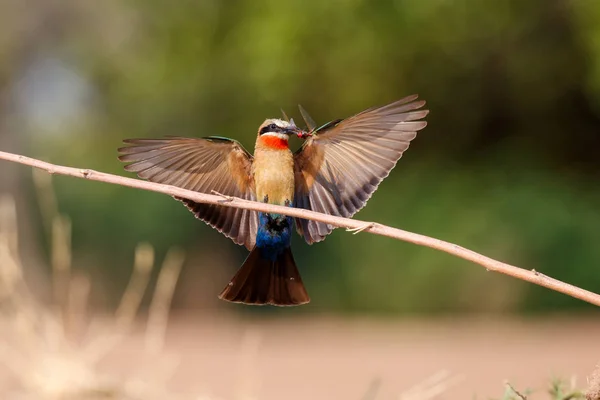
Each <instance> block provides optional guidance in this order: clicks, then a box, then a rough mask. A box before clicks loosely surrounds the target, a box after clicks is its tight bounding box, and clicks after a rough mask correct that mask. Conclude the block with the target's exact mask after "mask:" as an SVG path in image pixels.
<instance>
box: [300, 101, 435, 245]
mask: <svg viewBox="0 0 600 400" xmlns="http://www.w3.org/2000/svg"><path fill="white" fill-rule="evenodd" d="M416 99H417V95H413V96H409V97H406V98H404V99H402V100H398V101H396V102H394V103H391V104H389V105H386V106H383V107H378V108H371V109H369V110H366V111H363V112H361V113H359V114H356V115H354V116H352V117H350V118H347V119H345V120H342V121H341V122H339V123H337V124H332V125H326V127H325V128H324V129H322V130H320V131H318V132H317V134H316V135H314V136H312V137H310V138H309V139H307V140H306V142H305V143H304V145H303V146H302V148H301V149H300V150H299V151H298V152H297V153H296V154H295V155H294V168H295V181H296V193H295V199H294V201H295V206H296V207H298V208H304V209H308V210H313V211H318V212H322V213H326V214H331V215H338V216H342V217H352V216H353V215H354V214H355V213H356V212H357V211H358V210H360V209H361V208H362V207H364V206H365V204H366V203H367V200H369V198H370V197H371V195H372V194H373V192H375V190H376V189H377V187H378V186H379V183H380V182H381V181H382V180H383V179H384V178H385V177H387V176H388V175H389V173H390V171H391V170H392V169H393V168H394V166H395V165H396V163H397V162H398V160H399V159H400V157H402V154H403V153H404V152H405V151H406V149H408V146H409V144H410V141H411V140H413V139H414V138H415V136H416V135H417V131H419V130H421V129H423V128H424V127H425V126H426V125H427V122H425V121H419V120H420V119H422V118H424V117H425V116H426V115H427V114H428V112H429V111H428V110H419V109H420V108H421V107H423V106H424V105H425V102H424V101H415V100H416ZM296 226H297V229H298V233H299V234H300V235H302V236H303V237H304V239H305V240H306V242H307V243H309V244H311V243H314V242H319V241H321V240H323V239H325V237H326V236H327V235H328V234H330V233H331V231H332V230H333V227H332V226H331V225H328V224H324V223H322V222H316V221H309V220H304V219H297V220H296Z"/></svg>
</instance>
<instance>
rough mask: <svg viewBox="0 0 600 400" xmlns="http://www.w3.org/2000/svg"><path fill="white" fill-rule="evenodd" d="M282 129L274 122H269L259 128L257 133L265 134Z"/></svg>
mask: <svg viewBox="0 0 600 400" xmlns="http://www.w3.org/2000/svg"><path fill="white" fill-rule="evenodd" d="M282 130H283V129H282V128H280V127H279V126H277V125H276V124H269V125H267V126H263V127H262V129H261V130H260V132H259V134H261V135H262V134H265V133H267V132H277V133H278V132H281V131H282Z"/></svg>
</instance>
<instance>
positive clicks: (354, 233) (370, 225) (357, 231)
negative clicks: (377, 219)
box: [346, 222, 375, 235]
mask: <svg viewBox="0 0 600 400" xmlns="http://www.w3.org/2000/svg"><path fill="white" fill-rule="evenodd" d="M374 226H375V223H374V222H369V223H368V224H364V225H363V226H359V227H357V228H346V232H352V234H353V235H356V234H359V233H361V232H362V231H364V230H367V229H370V228H372V227H374Z"/></svg>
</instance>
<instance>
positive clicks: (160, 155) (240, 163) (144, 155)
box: [119, 137, 258, 250]
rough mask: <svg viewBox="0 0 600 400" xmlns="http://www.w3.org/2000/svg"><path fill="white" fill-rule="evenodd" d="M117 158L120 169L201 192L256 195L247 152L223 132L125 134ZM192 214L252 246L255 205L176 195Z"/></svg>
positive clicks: (256, 225)
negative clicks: (217, 134) (246, 207)
mask: <svg viewBox="0 0 600 400" xmlns="http://www.w3.org/2000/svg"><path fill="white" fill-rule="evenodd" d="M125 143H127V144H129V146H128V147H123V148H120V149H119V153H120V154H121V156H120V157H119V160H121V161H123V162H127V163H129V162H130V163H131V164H129V165H127V166H126V167H125V170H127V171H131V172H135V173H137V175H138V176H139V177H140V178H143V179H147V180H149V181H152V182H157V183H163V184H167V185H173V186H177V187H180V188H183V189H188V190H193V191H196V192H200V193H211V192H212V191H213V190H214V191H217V192H219V193H221V194H224V195H228V196H235V197H241V198H243V199H247V200H255V197H254V181H253V179H252V176H251V173H250V171H251V167H252V156H251V155H250V154H249V153H248V152H247V151H246V150H244V148H243V147H242V146H241V145H240V144H239V143H238V142H236V141H233V140H228V139H224V138H204V139H195V138H182V137H169V138H165V139H128V140H125ZM175 199H177V200H179V201H181V202H182V203H183V204H184V205H185V206H186V207H187V208H188V209H189V210H190V211H191V212H192V213H194V215H195V216H196V217H197V218H199V219H201V220H202V221H204V222H206V223H207V224H208V225H210V226H212V227H213V228H215V229H216V230H218V231H219V232H221V233H223V234H224V235H225V236H227V237H229V238H231V239H232V240H233V241H234V242H235V243H237V244H243V245H245V246H246V247H247V248H248V249H249V250H251V249H252V247H254V243H255V239H256V232H257V229H258V214H257V213H256V212H254V211H248V210H240V209H237V208H231V207H223V206H217V205H211V204H201V203H196V202H194V201H191V200H187V199H183V198H179V197H175Z"/></svg>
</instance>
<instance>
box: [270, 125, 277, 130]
mask: <svg viewBox="0 0 600 400" xmlns="http://www.w3.org/2000/svg"><path fill="white" fill-rule="evenodd" d="M269 129H270V130H271V131H276V130H277V125H275V124H271V125H269Z"/></svg>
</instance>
